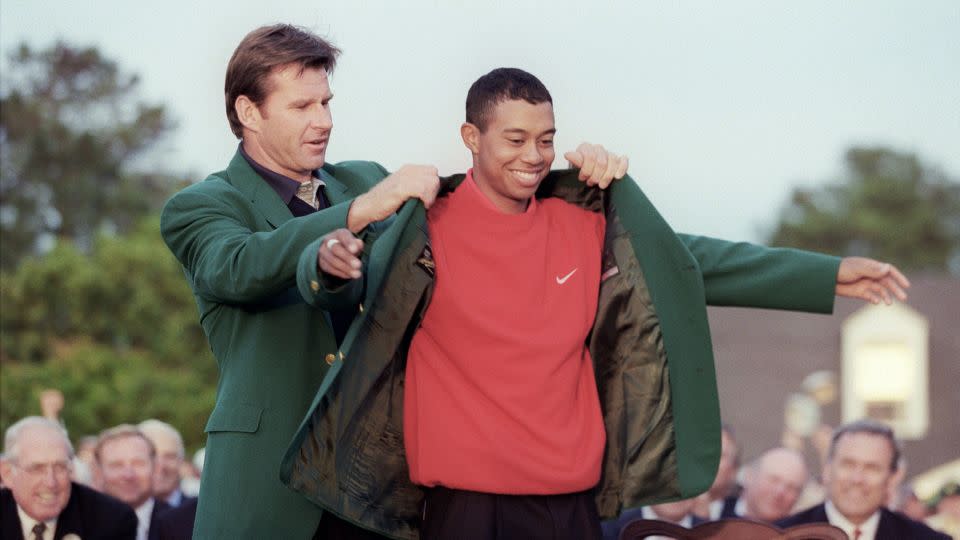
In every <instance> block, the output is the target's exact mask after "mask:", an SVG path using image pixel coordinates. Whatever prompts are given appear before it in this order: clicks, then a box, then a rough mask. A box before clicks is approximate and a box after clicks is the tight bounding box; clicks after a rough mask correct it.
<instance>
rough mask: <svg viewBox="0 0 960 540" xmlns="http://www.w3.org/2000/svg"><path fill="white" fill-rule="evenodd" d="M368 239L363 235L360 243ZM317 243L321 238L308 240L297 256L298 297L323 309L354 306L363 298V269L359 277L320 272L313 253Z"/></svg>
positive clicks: (321, 240)
mask: <svg viewBox="0 0 960 540" xmlns="http://www.w3.org/2000/svg"><path fill="white" fill-rule="evenodd" d="M370 241H372V238H371V237H370V236H367V237H366V238H365V239H364V244H365V245H366V243H367V242H370ZM321 242H323V239H322V238H321V239H318V240H315V241H314V242H311V243H310V244H309V245H307V247H306V249H304V250H303V253H302V254H301V255H300V261H299V263H297V289H298V290H299V291H300V296H302V297H303V299H304V300H305V301H306V302H307V303H308V304H310V305H311V306H316V307H319V308H321V309H325V310H327V311H329V310H333V309H342V308H346V307H350V306H356V305H357V304H358V303H359V302H360V301H361V300H362V299H363V283H364V280H365V279H366V275H367V273H366V268H364V272H363V277H361V278H359V279H337V278H333V277H330V276H324V275H322V274H321V272H320V271H319V269H318V268H317V252H318V250H319V249H320V244H321Z"/></svg>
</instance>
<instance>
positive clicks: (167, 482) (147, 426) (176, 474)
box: [137, 418, 189, 507]
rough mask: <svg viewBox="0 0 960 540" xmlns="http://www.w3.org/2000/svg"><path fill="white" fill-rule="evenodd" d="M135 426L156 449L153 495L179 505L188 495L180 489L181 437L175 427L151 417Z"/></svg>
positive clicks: (182, 454)
mask: <svg viewBox="0 0 960 540" xmlns="http://www.w3.org/2000/svg"><path fill="white" fill-rule="evenodd" d="M137 428H139V429H140V431H141V432H142V433H143V434H144V435H146V436H147V438H148V439H150V442H152V443H153V446H154V448H156V450H157V465H156V470H155V471H154V474H153V496H154V497H156V498H157V499H160V500H162V501H164V502H165V503H167V504H169V505H170V506H173V507H176V506H180V505H181V504H183V503H184V502H185V499H188V498H189V497H186V496H184V494H183V492H182V491H180V469H181V468H182V467H183V456H184V449H183V437H181V436H180V432H179V431H177V429H176V428H174V427H173V426H171V425H170V424H168V423H166V422H161V421H160V420H155V419H153V418H151V419H149V420H144V421H143V422H140V424H139V425H137Z"/></svg>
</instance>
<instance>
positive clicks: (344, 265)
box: [317, 229, 363, 279]
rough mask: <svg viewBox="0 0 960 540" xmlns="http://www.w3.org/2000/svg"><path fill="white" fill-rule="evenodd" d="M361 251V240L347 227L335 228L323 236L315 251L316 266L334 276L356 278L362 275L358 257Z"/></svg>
mask: <svg viewBox="0 0 960 540" xmlns="http://www.w3.org/2000/svg"><path fill="white" fill-rule="evenodd" d="M362 251H363V240H360V239H359V238H357V237H355V236H353V234H352V233H351V232H350V231H349V230H347V229H337V230H335V231H333V232H331V233H328V234H326V235H324V236H323V239H322V242H320V249H319V250H318V251H317V267H318V268H320V271H321V272H323V273H325V274H329V275H331V276H334V277H338V278H341V279H357V278H359V277H360V276H361V275H362V274H361V272H360V268H361V267H362V263H361V262H360V257H359V255H360V252H362Z"/></svg>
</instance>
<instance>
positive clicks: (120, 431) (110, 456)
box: [95, 424, 170, 540]
mask: <svg viewBox="0 0 960 540" xmlns="http://www.w3.org/2000/svg"><path fill="white" fill-rule="evenodd" d="M95 455H96V460H97V469H98V471H99V474H100V485H101V487H102V489H103V491H104V493H107V494H108V495H112V496H113V497H116V498H118V499H120V500H121V501H123V502H125V503H127V504H128V505H130V506H131V507H132V508H133V509H134V511H135V512H136V514H137V520H138V522H139V523H138V525H137V540H146V539H147V538H148V536H149V534H150V525H151V523H152V522H153V521H154V519H155V518H156V516H157V514H159V513H161V512H164V511H166V510H167V509H169V508H170V506H169V505H168V504H167V503H165V502H163V501H162V500H159V499H155V498H154V496H153V476H154V468H155V466H156V457H157V451H156V449H155V448H154V446H153V443H152V442H150V439H148V438H147V436H146V435H144V434H143V433H142V432H141V431H140V430H139V429H137V427H136V426H132V425H130V424H121V425H119V426H116V427H112V428H110V429H107V430H105V431H104V432H102V433H101V434H100V439H99V440H98V441H97V448H96V450H95Z"/></svg>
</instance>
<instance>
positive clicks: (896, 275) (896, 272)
mask: <svg viewBox="0 0 960 540" xmlns="http://www.w3.org/2000/svg"><path fill="white" fill-rule="evenodd" d="M890 277H892V278H893V279H894V280H895V281H896V283H897V284H898V285H899V286H900V287H902V288H904V289H908V288H910V280H909V279H907V276H905V275H903V273H901V272H900V269H899V268H897V267H896V266H893V265H892V264H891V265H890ZM901 292H902V291H901ZM904 296H906V295H904Z"/></svg>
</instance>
